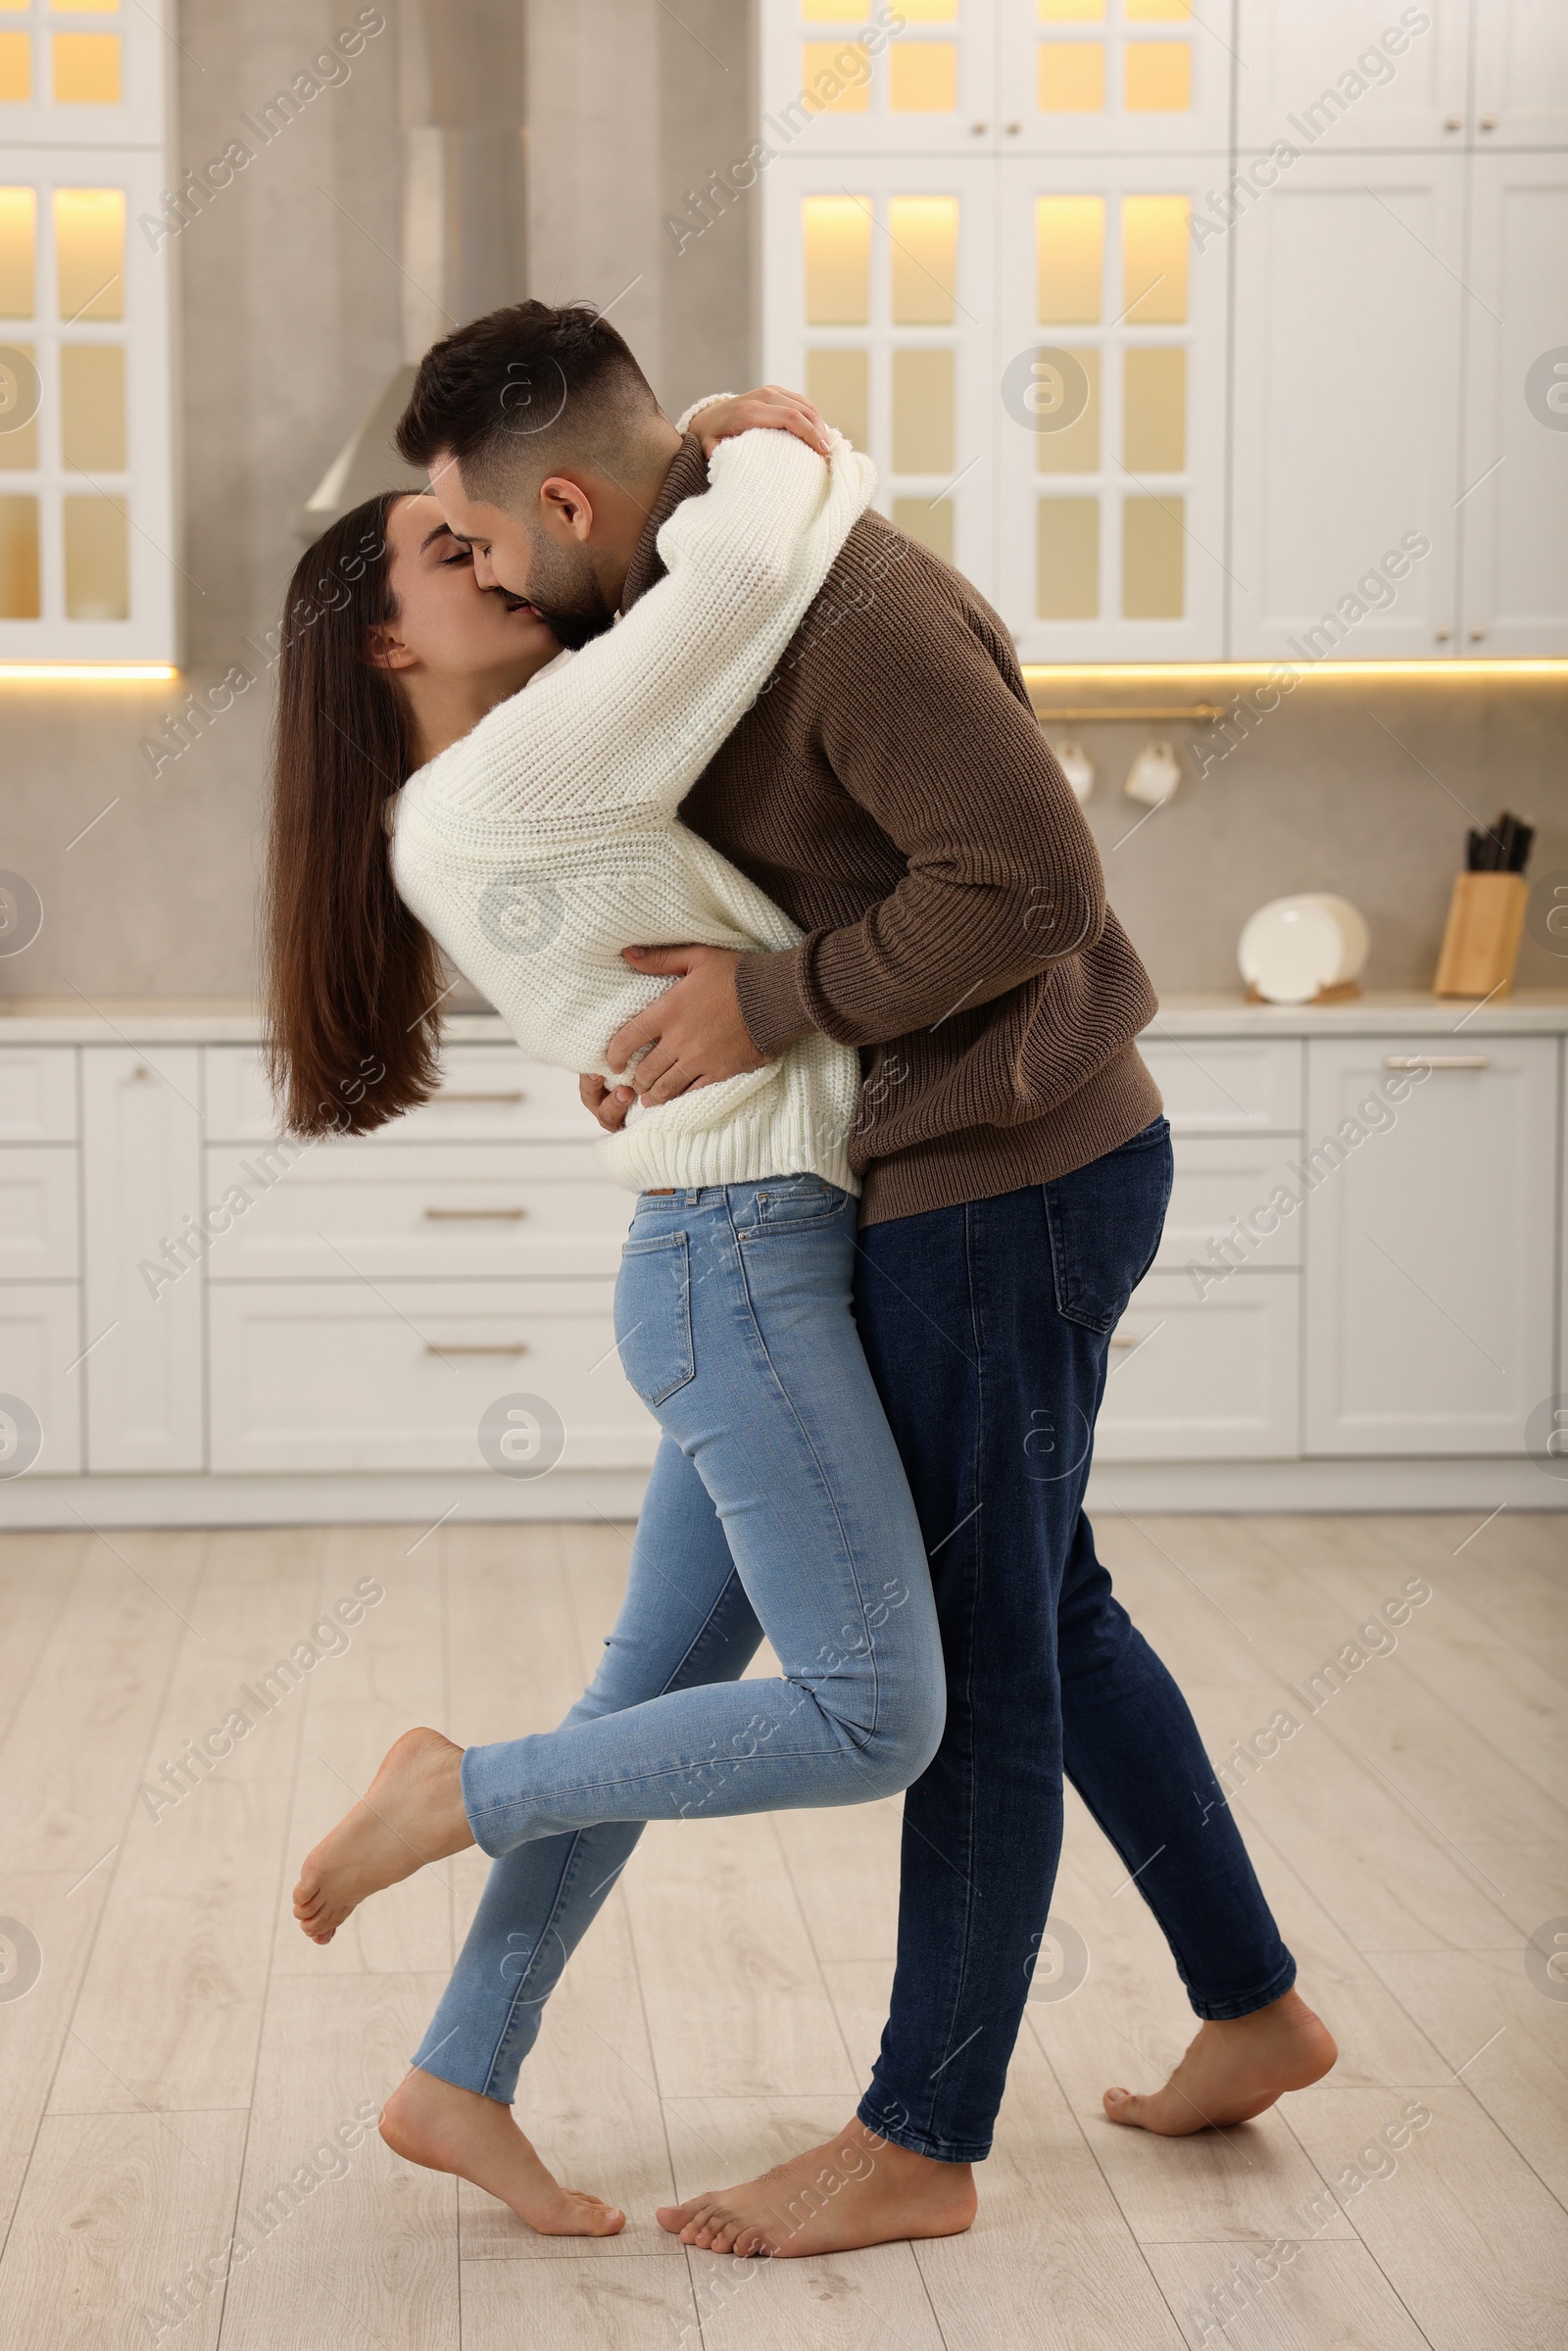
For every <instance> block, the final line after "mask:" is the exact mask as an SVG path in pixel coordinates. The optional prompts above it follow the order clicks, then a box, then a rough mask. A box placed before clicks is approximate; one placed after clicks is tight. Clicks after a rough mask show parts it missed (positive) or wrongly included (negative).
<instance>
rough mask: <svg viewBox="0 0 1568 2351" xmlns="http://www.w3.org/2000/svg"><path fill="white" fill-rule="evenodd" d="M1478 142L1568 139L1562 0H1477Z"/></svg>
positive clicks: (1544, 143)
mask: <svg viewBox="0 0 1568 2351" xmlns="http://www.w3.org/2000/svg"><path fill="white" fill-rule="evenodd" d="M1474 106H1475V130H1474V136H1475V140H1476V144H1477V146H1478V147H1480V148H1482V149H1483V150H1484V149H1486V148H1487V147H1490V146H1493V145H1496V146H1499V147H1501V146H1512V147H1560V146H1561V145H1562V144H1563V143H1564V141H1565V140H1568V22H1565V20H1564V17H1563V10H1562V0H1478V5H1477V12H1476V64H1475V99H1474Z"/></svg>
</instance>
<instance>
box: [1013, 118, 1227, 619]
mask: <svg viewBox="0 0 1568 2351" xmlns="http://www.w3.org/2000/svg"><path fill="white" fill-rule="evenodd" d="M1221 169H1222V168H1221V166H1220V164H1219V163H1217V162H1216V160H1215V159H1214V158H1212V157H1210V158H1206V159H1204V158H1196V159H1195V158H1193V157H1188V156H1157V157H1148V156H1112V157H1104V156H1083V155H1080V156H1074V157H1070V158H1069V157H1062V156H1057V155H1040V156H1018V157H1008V158H1006V159H1005V160H1004V162H1002V163H1001V164H1000V165H998V166H997V167H996V170H995V173H994V177H995V183H996V203H997V281H996V291H995V331H996V336H997V349H996V360H995V380H994V381H993V384H992V385H991V387H990V399H991V413H992V416H994V418H995V422H994V425H993V427H992V431H993V438H994V440H995V443H996V449H997V467H998V477H997V478H998V509H999V528H998V537H997V572H996V584H995V587H994V588H992V589H991V590H990V591H988V592H989V593H990V594H992V595H993V596H994V597H995V600H996V603H997V606H998V609H999V610H1000V611H1001V612H1002V615H1003V617H1004V619H1005V621H1006V623H1007V625H1008V627H1009V628H1010V630H1011V631H1012V634H1013V636H1014V638H1015V639H1016V641H1017V646H1018V651H1019V654H1020V656H1021V658H1022V659H1023V660H1024V661H1098V660H1103V659H1106V658H1109V657H1110V656H1112V655H1113V656H1114V658H1115V659H1117V660H1124V661H1199V660H1202V659H1204V658H1205V657H1211V656H1212V655H1213V653H1214V651H1215V650H1216V649H1217V648H1218V646H1219V645H1220V644H1221V643H1222V641H1223V634H1224V626H1225V584H1226V582H1225V554H1224V550H1225V420H1226V407H1227V401H1226V318H1227V307H1228V295H1229V285H1228V268H1229V265H1228V262H1227V260H1226V258H1225V256H1224V255H1223V253H1221V254H1219V255H1217V256H1216V255H1213V254H1209V253H1205V252H1202V251H1201V250H1200V249H1199V248H1198V247H1197V246H1196V245H1195V244H1194V242H1193V239H1192V236H1191V234H1190V223H1191V220H1192V219H1193V216H1194V214H1195V213H1197V212H1199V211H1201V209H1202V206H1203V203H1204V201H1205V190H1206V189H1207V187H1208V186H1209V185H1210V184H1211V183H1212V181H1213V179H1214V177H1215V175H1216V173H1217V172H1220V171H1221ZM1061 354H1065V355H1066V356H1065V360H1063V359H1062V358H1061V357H1060V356H1059V355H1061ZM999 387H1000V390H1001V397H1000V399H999V397H998V389H999ZM1030 416H1035V417H1036V418H1037V420H1038V421H1037V423H1031V422H1029V421H1028V418H1029V417H1030ZM1059 419H1065V421H1058V420H1059Z"/></svg>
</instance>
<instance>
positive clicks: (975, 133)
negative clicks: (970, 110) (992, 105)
mask: <svg viewBox="0 0 1568 2351" xmlns="http://www.w3.org/2000/svg"><path fill="white" fill-rule="evenodd" d="M990 128H991V125H990V123H989V122H971V123H970V125H969V132H970V136H971V137H973V138H979V137H980V135H981V133H982V131H987V130H989V129H990Z"/></svg>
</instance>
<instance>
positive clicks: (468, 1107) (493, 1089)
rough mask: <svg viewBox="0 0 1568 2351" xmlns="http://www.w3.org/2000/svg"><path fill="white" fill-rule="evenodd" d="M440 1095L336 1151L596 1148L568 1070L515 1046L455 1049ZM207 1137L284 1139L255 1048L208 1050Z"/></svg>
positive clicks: (449, 1053) (446, 1061) (446, 1062)
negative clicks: (404, 1146)
mask: <svg viewBox="0 0 1568 2351" xmlns="http://www.w3.org/2000/svg"><path fill="white" fill-rule="evenodd" d="M441 1069H442V1085H441V1091H440V1093H439V1094H437V1095H436V1096H435V1097H434V1098H433V1099H432V1100H431V1101H430V1102H426V1103H425V1104H424V1106H423V1107H422V1108H421V1109H418V1110H410V1111H409V1112H408V1113H407V1115H406V1116H404V1117H402V1118H394V1119H393V1120H392V1121H391V1123H390V1125H388V1126H384V1127H377V1129H376V1130H375V1132H374V1134H373V1135H361V1136H356V1137H353V1138H351V1139H350V1140H348V1141H346V1142H344V1143H340V1144H339V1143H334V1144H333V1145H332V1146H331V1148H332V1149H333V1150H336V1151H368V1150H380V1149H382V1148H384V1147H385V1145H386V1144H388V1143H391V1142H398V1143H511V1142H523V1141H528V1142H547V1141H548V1142H556V1141H560V1142H565V1143H581V1142H582V1141H583V1139H584V1138H585V1137H587V1138H588V1139H589V1140H592V1138H593V1136H594V1134H595V1133H596V1132H597V1129H596V1128H595V1126H594V1124H593V1121H592V1120H591V1119H590V1117H589V1115H588V1113H587V1111H586V1110H585V1109H584V1108H583V1106H582V1104H581V1102H579V1101H578V1100H577V1080H576V1078H575V1076H574V1075H573V1073H572V1072H571V1071H570V1070H569V1069H552V1068H551V1067H550V1066H549V1064H548V1063H547V1062H544V1061H530V1060H529V1059H528V1057H527V1055H526V1054H525V1053H519V1052H518V1050H517V1048H516V1046H515V1045H449V1046H448V1047H447V1050H446V1052H445V1053H443V1054H442V1056H441ZM207 1132H208V1135H209V1137H210V1138H211V1140H212V1141H213V1142H215V1143H265V1142H267V1141H269V1140H270V1137H272V1136H273V1135H275V1134H276V1132H277V1121H276V1119H275V1117H274V1115H273V1111H272V1098H271V1095H270V1092H269V1089H268V1084H267V1079H266V1076H265V1074H264V1072H263V1069H262V1061H261V1055H260V1054H259V1053H257V1052H256V1050H255V1048H254V1047H253V1046H248V1045H210V1046H209V1047H208V1048H207Z"/></svg>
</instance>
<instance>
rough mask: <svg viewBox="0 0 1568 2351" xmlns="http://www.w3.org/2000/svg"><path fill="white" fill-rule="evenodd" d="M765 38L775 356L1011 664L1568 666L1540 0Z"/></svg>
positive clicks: (1323, 1)
mask: <svg viewBox="0 0 1568 2351" xmlns="http://www.w3.org/2000/svg"><path fill="white" fill-rule="evenodd" d="M763 27H764V43H763V116H762V123H761V132H762V139H763V143H764V147H765V149H766V160H765V164H763V165H762V166H761V167H760V168H761V170H762V171H763V177H762V185H763V189H764V195H763V206H764V211H765V223H764V254H765V262H764V300H763V316H764V342H765V349H764V356H763V365H764V371H765V372H766V373H767V374H768V375H770V376H773V377H776V378H780V379H783V380H786V381H796V382H803V383H805V385H806V386H807V388H808V389H809V391H810V393H811V395H812V397H813V398H814V399H815V400H816V402H817V404H818V406H819V407H821V408H822V409H823V411H824V413H825V414H826V415H827V416H829V417H830V418H831V420H832V421H833V422H834V423H836V424H838V425H840V426H841V427H842V428H843V429H844V430H845V431H846V432H847V433H848V434H849V435H850V437H851V438H852V439H853V440H855V441H856V442H857V443H858V445H859V446H860V447H862V448H865V449H868V450H869V452H870V454H871V455H872V457H873V458H874V459H875V460H876V463H877V465H878V468H879V470H880V472H881V476H882V488H881V491H880V493H879V500H878V503H879V505H880V506H881V508H882V511H883V512H884V513H886V514H889V515H890V516H891V517H892V518H893V519H894V520H895V521H897V522H898V523H899V525H900V526H901V528H903V529H905V530H906V531H907V532H908V533H909V535H910V536H912V537H914V538H916V539H918V540H920V541H922V542H923V543H924V544H925V545H927V546H929V547H931V548H932V549H933V550H934V551H935V552H937V553H938V554H940V555H943V556H945V557H948V558H950V559H951V560H952V561H953V562H955V563H957V565H958V566H959V568H960V569H961V570H963V571H964V572H966V573H967V574H968V576H969V577H970V578H971V579H972V580H973V581H974V582H975V584H976V586H977V587H979V588H980V589H981V591H982V592H983V593H984V594H985V595H987V596H989V597H990V598H991V600H992V602H993V603H994V604H995V605H996V606H997V607H998V609H999V611H1000V612H1002V615H1003V617H1004V619H1005V621H1006V623H1007V625H1008V627H1009V628H1010V629H1011V631H1012V633H1013V635H1014V637H1015V639H1016V641H1017V644H1018V647H1019V650H1020V653H1021V654H1022V655H1023V657H1024V659H1025V660H1027V661H1041V662H1086V661H1089V662H1093V661H1195V662H1203V661H1225V660H1235V661H1257V660H1271V661H1272V660H1279V661H1323V660H1327V659H1332V660H1335V661H1377V660H1392V659H1397V660H1405V661H1409V660H1440V659H1454V658H1458V657H1469V658H1482V657H1487V656H1494V655H1499V656H1523V655H1562V654H1564V653H1568V565H1565V564H1564V563H1563V562H1562V558H1561V549H1562V547H1563V546H1564V544H1568V529H1565V524H1568V433H1565V431H1564V429H1563V425H1565V424H1568V409H1565V408H1564V405H1563V404H1564V403H1565V402H1568V367H1564V368H1563V370H1562V372H1561V374H1560V375H1559V374H1558V373H1555V372H1553V369H1554V367H1555V365H1556V360H1557V357H1558V355H1559V351H1560V352H1561V353H1562V355H1563V356H1564V357H1565V358H1568V329H1564V327H1563V326H1562V322H1561V318H1560V316H1559V315H1557V312H1556V311H1555V310H1554V304H1555V302H1556V292H1557V288H1558V287H1559V286H1560V284H1561V282H1562V277H1563V272H1564V269H1565V267H1568V153H1565V152H1564V149H1563V142H1565V141H1568V109H1565V104H1564V98H1565V92H1568V11H1565V9H1564V8H1563V6H1562V5H1561V4H1560V0H1551V4H1549V5H1548V0H1486V5H1485V6H1482V5H1481V0H1474V5H1472V0H1425V4H1424V5H1404V6H1401V5H1398V4H1397V0H1312V5H1310V6H1308V5H1306V4H1305V0H1234V5H1233V6H1232V7H1226V6H1224V5H1223V0H1222V4H1221V5H1220V6H1218V7H1215V8H1211V9H1207V8H1205V9H1203V10H1201V11H1199V10H1195V8H1194V7H1193V5H1192V0H898V5H897V6H885V5H881V4H880V0H859V5H858V6H857V5H855V4H854V0H763ZM1533 140H1534V141H1535V142H1536V143H1537V144H1538V146H1539V145H1540V144H1541V143H1542V142H1543V141H1546V140H1551V141H1555V142H1557V143H1558V144H1557V147H1556V150H1555V151H1554V152H1546V153H1539V152H1536V153H1532V152H1528V151H1527V150H1528V149H1529V148H1530V146H1531V142H1532V141H1533ZM1559 418H1561V419H1562V423H1559Z"/></svg>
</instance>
